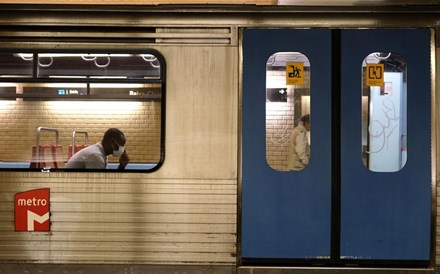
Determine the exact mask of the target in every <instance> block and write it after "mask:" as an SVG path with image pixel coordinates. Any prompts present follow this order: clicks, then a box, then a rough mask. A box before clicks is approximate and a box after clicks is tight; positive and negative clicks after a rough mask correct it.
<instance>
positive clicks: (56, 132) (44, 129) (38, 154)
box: [35, 127, 60, 167]
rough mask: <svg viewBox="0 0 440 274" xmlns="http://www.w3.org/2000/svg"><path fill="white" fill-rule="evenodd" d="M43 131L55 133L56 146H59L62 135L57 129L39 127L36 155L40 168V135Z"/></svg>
mask: <svg viewBox="0 0 440 274" xmlns="http://www.w3.org/2000/svg"><path fill="white" fill-rule="evenodd" d="M41 131H53V132H55V141H56V144H57V145H58V143H59V141H60V133H59V131H58V129H56V128H50V127H38V128H37V144H36V148H35V150H36V151H35V154H36V159H37V163H38V164H37V167H39V166H40V134H41Z"/></svg>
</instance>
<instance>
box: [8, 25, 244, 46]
mask: <svg viewBox="0 0 440 274" xmlns="http://www.w3.org/2000/svg"><path fill="white" fill-rule="evenodd" d="M0 37H1V38H2V40H3V41H10V42H19V41H26V42H38V43H45V42H54V41H56V42H59V43H62V42H69V43H72V42H89V43H90V42H95V43H109V42H113V43H151V44H198V45H231V44H233V45H237V39H236V37H237V33H236V28H232V27H230V26H210V27H185V26H183V27H163V26H161V27H155V26H148V27H117V26H111V27H109V26H94V27H81V26H75V27H71V26H69V27H67V26H64V27H57V26H14V27H11V26H3V27H0Z"/></svg>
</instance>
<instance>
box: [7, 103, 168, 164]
mask: <svg viewBox="0 0 440 274" xmlns="http://www.w3.org/2000/svg"><path fill="white" fill-rule="evenodd" d="M0 119H1V121H0V122H1V124H2V130H1V131H0V147H2V149H1V152H0V160H2V161H13V162H29V161H30V159H31V154H32V153H31V150H32V146H34V145H35V144H36V139H37V128H38V127H48V128H55V129H58V130H59V136H60V138H59V144H61V145H62V146H63V155H64V159H66V160H67V156H68V147H69V145H71V144H72V133H73V131H74V130H75V131H86V132H87V133H88V140H89V142H88V143H89V144H94V143H96V142H99V141H100V140H101V139H102V136H103V134H104V132H105V131H106V130H107V128H110V127H117V128H119V129H121V130H122V131H123V132H124V133H125V135H126V138H127V143H126V146H125V147H126V149H127V152H128V154H129V156H130V159H131V162H158V160H159V152H160V134H161V133H160V102H135V101H133V102H131V101H130V102H107V101H106V102H99V101H23V99H17V100H14V101H0ZM84 139H85V138H84V135H82V134H77V135H76V138H75V142H76V144H81V143H83V142H84ZM55 142H56V141H55V134H54V133H53V132H50V131H42V132H41V134H40V144H54V143H55ZM111 158H112V157H110V158H109V161H115V160H116V159H111Z"/></svg>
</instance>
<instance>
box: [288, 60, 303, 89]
mask: <svg viewBox="0 0 440 274" xmlns="http://www.w3.org/2000/svg"><path fill="white" fill-rule="evenodd" d="M286 85H304V63H298V62H287V63H286Z"/></svg>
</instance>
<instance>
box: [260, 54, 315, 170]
mask: <svg viewBox="0 0 440 274" xmlns="http://www.w3.org/2000/svg"><path fill="white" fill-rule="evenodd" d="M266 160H267V163H268V164H269V166H270V167H272V168H273V169H275V170H279V171H288V170H302V169H304V168H305V167H306V166H307V165H308V163H309V160H310V62H309V59H308V58H307V57H306V56H305V55H304V54H302V53H300V52H277V53H274V54H272V55H271V56H270V57H269V59H268V60H267V63H266Z"/></svg>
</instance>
